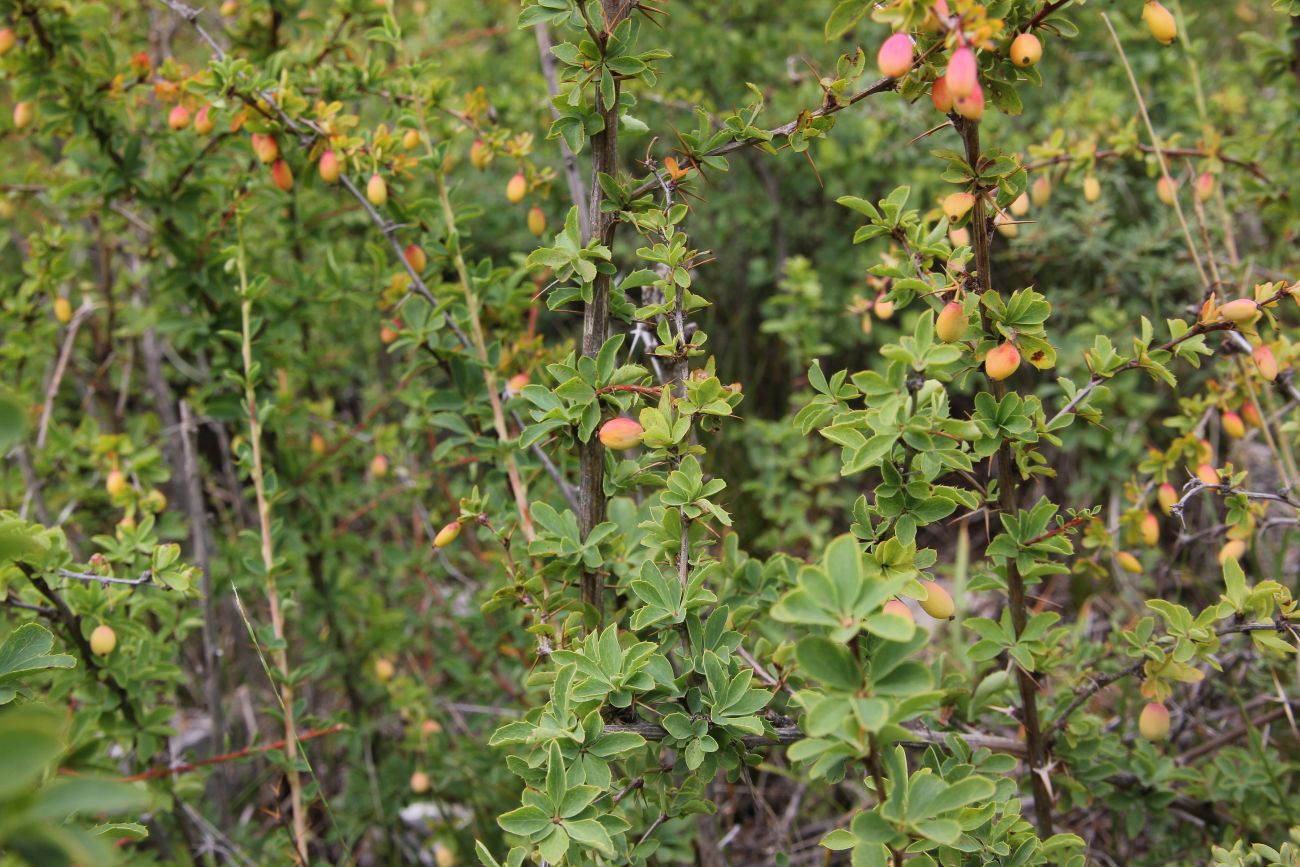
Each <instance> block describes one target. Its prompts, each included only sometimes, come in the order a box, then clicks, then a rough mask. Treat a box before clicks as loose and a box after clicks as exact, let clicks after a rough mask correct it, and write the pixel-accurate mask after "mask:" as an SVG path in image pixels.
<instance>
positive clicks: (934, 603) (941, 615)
mask: <svg viewBox="0 0 1300 867" xmlns="http://www.w3.org/2000/svg"><path fill="white" fill-rule="evenodd" d="M921 586H922V587H924V588H925V592H926V594H927V595H926V597H925V598H924V599H922V600H921V603H920V604H921V610H922V611H924V612H925V613H926V614H929V615H930V616H931V617H933V618H934V619H935V620H951V619H952V616H953V614H954V613H956V611H957V606H956V605H954V604H953V601H952V595H951V594H950V593H948V591H947V590H944V589H943V588H942V587H940V586H939V582H937V581H922V582H921Z"/></svg>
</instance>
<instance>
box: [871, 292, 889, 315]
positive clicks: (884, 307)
mask: <svg viewBox="0 0 1300 867" xmlns="http://www.w3.org/2000/svg"><path fill="white" fill-rule="evenodd" d="M871 312H872V313H874V314H876V318H877V319H892V318H893V317H894V302H893V301H890V300H889V299H888V298H886V297H885V293H883V292H881V293H880V294H879V295H877V296H876V300H875V302H874V303H873V304H872V305H871Z"/></svg>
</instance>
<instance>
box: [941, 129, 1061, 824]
mask: <svg viewBox="0 0 1300 867" xmlns="http://www.w3.org/2000/svg"><path fill="white" fill-rule="evenodd" d="M961 133H962V139H963V141H964V142H965V145H966V161H967V162H968V163H970V166H971V170H972V171H974V172H976V173H978V170H979V164H980V128H979V124H978V123H971V122H964V123H962V124H961ZM971 238H972V241H973V246H974V249H975V267H976V276H977V278H978V280H979V287H980V291H981V292H988V291H990V290H991V289H992V288H993V281H992V277H991V275H990V256H989V241H990V238H989V221H988V220H986V219H984V218H983V216H982V215H981V217H980V219H976V220H972V221H971ZM992 388H993V394H994V396H995V397H997V399H998V400H1001V399H1002V398H1003V396H1004V395H1005V394H1006V385H1005V384H1004V383H1003V382H1001V381H1000V380H995V381H993V382H992ZM1012 462H1013V455H1012V452H1011V444H1010V443H1009V442H1007V441H1006V440H1005V439H1004V440H1002V441H1001V442H1000V443H999V444H998V453H997V478H998V508H999V509H1001V511H1002V512H1003V514H1006V515H1014V514H1015V512H1016V478H1015V472H1014V470H1013V469H1012ZM1007 604H1008V605H1009V606H1010V608H1011V623H1012V626H1013V627H1014V628H1015V630H1016V635H1017V636H1019V635H1020V634H1021V633H1022V632H1024V630H1025V623H1026V621H1027V619H1028V615H1027V611H1028V609H1027V606H1026V604H1025V582H1024V579H1023V578H1022V577H1021V575H1020V570H1019V569H1018V568H1017V567H1016V563H1015V561H1014V560H1008V561H1007ZM1016 680H1017V684H1018V685H1019V687H1020V701H1021V705H1022V708H1023V710H1022V713H1023V718H1022V720H1021V722H1022V723H1023V725H1024V729H1025V747H1026V751H1027V753H1028V756H1027V764H1028V766H1029V783H1030V786H1031V788H1032V789H1033V792H1034V812H1035V813H1036V815H1037V819H1038V832H1039V834H1041V835H1042V836H1043V837H1050V836H1051V834H1052V796H1051V792H1050V791H1049V790H1048V787H1047V781H1046V779H1044V778H1043V776H1042V773H1041V771H1042V769H1043V767H1044V766H1045V761H1044V752H1045V751H1044V744H1043V732H1042V728H1041V725H1040V723H1039V720H1038V684H1036V683H1035V682H1034V678H1033V675H1031V674H1030V673H1029V672H1028V671H1026V670H1025V669H1024V668H1021V667H1020V666H1016Z"/></svg>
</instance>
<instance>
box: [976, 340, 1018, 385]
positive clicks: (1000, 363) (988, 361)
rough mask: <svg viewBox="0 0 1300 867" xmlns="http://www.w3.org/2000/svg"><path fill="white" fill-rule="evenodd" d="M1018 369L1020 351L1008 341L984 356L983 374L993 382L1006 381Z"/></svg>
mask: <svg viewBox="0 0 1300 867" xmlns="http://www.w3.org/2000/svg"><path fill="white" fill-rule="evenodd" d="M1019 367H1020V351H1019V350H1018V349H1016V347H1015V344H1013V343H1011V342H1010V341H1007V342H1006V343H1003V344H1002V345H1001V346H998V347H996V348H994V349H991V350H989V354H988V355H986V356H984V372H985V373H986V374H988V377H989V379H992V380H995V381H999V382H1000V381H1001V380H1004V379H1006V378H1007V377H1008V376H1010V375H1011V374H1013V373H1015V372H1016V369H1017V368H1019Z"/></svg>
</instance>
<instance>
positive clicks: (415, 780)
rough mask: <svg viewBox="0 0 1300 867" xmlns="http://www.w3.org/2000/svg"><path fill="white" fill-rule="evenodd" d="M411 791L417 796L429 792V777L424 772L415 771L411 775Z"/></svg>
mask: <svg viewBox="0 0 1300 867" xmlns="http://www.w3.org/2000/svg"><path fill="white" fill-rule="evenodd" d="M411 791H412V792H415V794H417V795H423V794H424V793H425V792H427V791H429V775H428V774H426V773H425V772H424V771H416V772H415V773H413V774H411Z"/></svg>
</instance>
